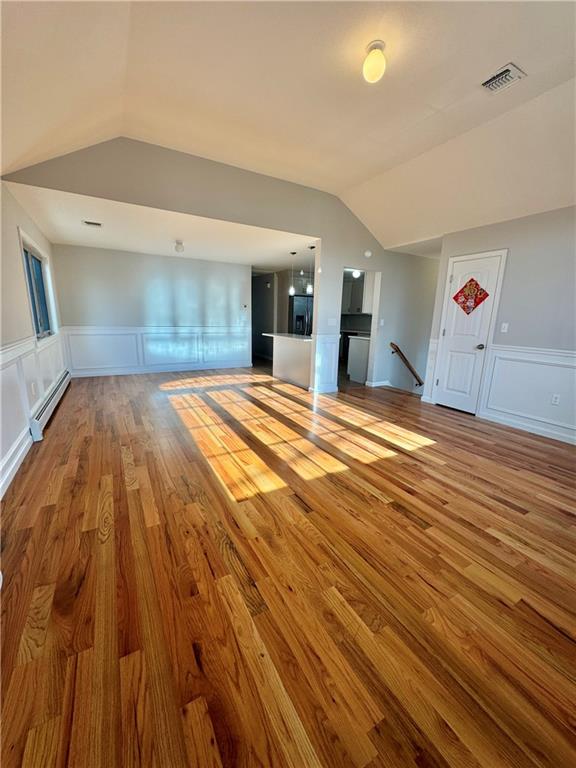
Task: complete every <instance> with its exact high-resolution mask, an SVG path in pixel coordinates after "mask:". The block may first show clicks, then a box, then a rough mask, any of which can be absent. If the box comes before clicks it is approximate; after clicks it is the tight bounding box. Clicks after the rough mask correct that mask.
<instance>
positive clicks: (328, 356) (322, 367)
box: [310, 333, 340, 392]
mask: <svg viewBox="0 0 576 768" xmlns="http://www.w3.org/2000/svg"><path fill="white" fill-rule="evenodd" d="M313 340H314V351H313V355H314V365H313V370H314V381H313V383H312V386H311V387H310V389H312V390H313V391H314V392H337V391H338V355H339V352H340V334H339V333H318V334H315V335H314V336H313Z"/></svg>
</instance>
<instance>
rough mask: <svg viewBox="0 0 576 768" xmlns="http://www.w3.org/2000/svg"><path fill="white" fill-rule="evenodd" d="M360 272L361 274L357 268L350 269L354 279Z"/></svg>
mask: <svg viewBox="0 0 576 768" xmlns="http://www.w3.org/2000/svg"><path fill="white" fill-rule="evenodd" d="M361 274H362V272H360V270H359V269H353V270H352V277H353V278H354V279H356V280H358V278H359V277H360V275H361Z"/></svg>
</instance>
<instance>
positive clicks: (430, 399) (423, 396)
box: [420, 395, 435, 405]
mask: <svg viewBox="0 0 576 768" xmlns="http://www.w3.org/2000/svg"><path fill="white" fill-rule="evenodd" d="M420 399H421V401H422V402H423V403H429V404H430V405H435V403H434V400H432V398H431V397H426V395H422V397H421V398H420Z"/></svg>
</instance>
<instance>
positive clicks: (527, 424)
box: [477, 344, 576, 443]
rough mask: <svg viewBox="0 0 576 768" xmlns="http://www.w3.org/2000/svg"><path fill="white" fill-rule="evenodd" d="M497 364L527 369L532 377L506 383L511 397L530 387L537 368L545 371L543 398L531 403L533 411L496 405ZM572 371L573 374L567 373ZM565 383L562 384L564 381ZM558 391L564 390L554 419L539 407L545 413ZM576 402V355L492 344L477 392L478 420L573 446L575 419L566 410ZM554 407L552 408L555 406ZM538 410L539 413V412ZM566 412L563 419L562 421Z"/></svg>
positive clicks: (554, 350)
mask: <svg viewBox="0 0 576 768" xmlns="http://www.w3.org/2000/svg"><path fill="white" fill-rule="evenodd" d="M499 363H518V364H519V365H521V366H522V367H523V368H525V367H526V365H529V366H531V370H532V371H534V375H533V376H530V377H529V379H530V380H529V381H528V382H526V380H525V379H522V378H521V377H520V375H519V377H518V380H509V381H508V382H507V385H508V386H509V387H510V390H511V393H512V394H511V398H513V396H514V392H516V391H518V390H519V388H520V387H526V386H530V385H533V382H534V380H535V379H536V375H537V372H538V369H541V368H542V367H543V366H544V367H545V368H546V369H549V370H547V372H546V385H545V394H544V398H545V399H542V397H540V398H539V399H538V400H536V397H535V400H534V410H533V411H532V412H529V411H528V410H527V409H524V410H522V408H521V407H519V406H517V405H510V406H506V405H503V404H502V403H498V402H497V400H496V399H494V398H495V397H496V396H495V394H494V393H495V390H496V388H497V387H501V386H502V379H501V378H500V379H498V367H499V366H498V364H499ZM570 371H573V374H570ZM567 381H568V382H569V383H568V384H566V382H567ZM562 388H564V389H565V390H568V391H567V392H566V396H565V399H564V402H563V403H562V406H561V407H560V408H559V410H558V416H555V415H554V416H551V415H550V414H548V415H546V414H545V413H543V412H542V411H543V410H544V409H543V407H542V406H545V407H546V410H549V408H548V406H549V402H550V401H549V400H548V398H549V397H550V396H551V394H552V393H553V392H555V391H556V392H559V391H560V390H561V389H562ZM575 401H576V352H575V351H572V350H565V349H561V350H558V349H542V348H541V347H518V346H506V345H504V344H493V345H492V346H491V348H490V350H489V354H488V356H487V360H486V377H485V385H484V387H483V389H482V391H481V397H480V401H479V408H478V413H477V415H478V417H479V418H482V419H487V420H488V421H495V422H498V423H500V424H507V425H508V426H511V427H516V428H517V429H523V430H526V431H528V432H533V433H535V434H538V435H543V436H544V437H550V438H553V439H555V440H562V441H563V442H568V443H576V418H575V415H574V412H573V411H572V410H571V408H570V404H571V403H572V404H573V403H574V402H575ZM555 408H556V407H555ZM539 409H540V412H539ZM563 413H566V414H567V418H562V414H563ZM570 414H571V415H570Z"/></svg>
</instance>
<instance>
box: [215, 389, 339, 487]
mask: <svg viewBox="0 0 576 768" xmlns="http://www.w3.org/2000/svg"><path fill="white" fill-rule="evenodd" d="M206 394H207V396H208V397H210V398H211V399H212V400H214V402H216V403H218V405H219V406H220V408H222V409H223V410H225V411H226V413H228V414H229V415H230V416H232V418H234V419H235V420H236V421H238V422H239V423H241V424H242V425H243V427H244V428H245V429H247V430H248V431H249V432H250V433H251V434H252V435H254V437H256V438H257V439H258V440H260V442H261V443H263V444H264V445H266V446H267V447H268V448H270V450H271V451H273V452H274V453H275V454H276V456H278V457H279V458H281V459H282V460H283V461H286V462H287V463H288V464H289V466H290V469H292V470H294V472H296V474H297V475H299V476H300V477H301V478H302V479H303V480H315V479H317V478H319V477H323V476H324V475H326V474H329V473H333V472H343V471H344V470H347V469H348V467H347V466H346V465H345V464H343V463H342V462H341V461H338V459H335V458H334V457H333V456H331V455H330V454H329V453H326V451H323V450H322V449H321V448H318V446H316V445H314V443H312V442H310V440H307V439H306V438H304V437H302V436H301V435H299V434H298V433H297V432H294V430H293V429H290V427H287V426H286V425H285V424H282V422H280V421H278V419H275V418H274V417H273V416H270V415H269V414H268V413H266V412H265V411H263V410H262V409H261V408H258V406H257V405H254V403H251V402H250V401H249V400H247V399H246V398H245V397H243V396H242V395H241V394H239V393H238V392H235V391H234V390H219V391H215V392H208V393H206Z"/></svg>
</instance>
